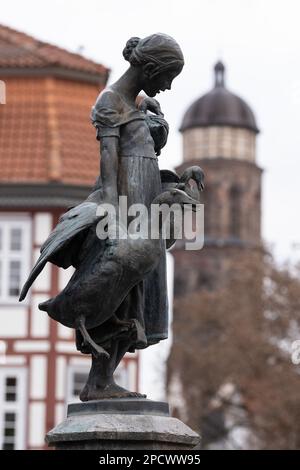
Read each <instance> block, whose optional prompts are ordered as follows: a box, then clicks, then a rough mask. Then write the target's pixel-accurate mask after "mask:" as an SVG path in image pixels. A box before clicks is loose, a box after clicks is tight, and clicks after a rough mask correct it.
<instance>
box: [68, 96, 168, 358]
mask: <svg viewBox="0 0 300 470" xmlns="http://www.w3.org/2000/svg"><path fill="white" fill-rule="evenodd" d="M91 117H92V121H93V124H94V126H95V127H96V129H97V137H98V139H99V140H101V138H103V137H112V138H117V139H118V141H119V150H118V178H117V184H118V195H119V196H127V204H128V207H130V205H131V204H135V203H140V204H141V203H142V204H144V205H146V207H147V208H148V209H149V208H150V205H151V202H152V201H153V199H154V198H155V197H156V196H157V195H158V194H160V193H161V192H162V188H161V181H160V172H159V166H158V160H157V156H156V154H155V151H154V146H155V144H154V141H153V139H152V137H151V133H150V129H149V126H148V124H147V119H146V115H145V113H143V112H142V111H139V110H138V109H137V108H132V107H131V106H130V105H129V104H128V103H127V102H125V100H124V99H123V97H122V96H121V95H120V94H119V93H118V92H116V91H115V90H113V89H111V88H107V89H105V90H104V91H103V92H102V93H101V94H100V95H99V97H98V99H97V101H96V103H95V106H94V107H93V109H92V116H91ZM100 178H101V176H100ZM100 184H101V181H100ZM149 214H150V210H149ZM161 243H162V253H163V255H162V256H161V259H160V262H159V264H158V266H157V267H156V268H155V269H154V270H153V271H152V272H151V273H150V274H148V275H147V276H146V278H144V280H143V281H141V282H140V283H139V284H138V285H136V286H135V287H134V288H133V289H132V290H131V291H130V293H129V294H128V296H127V297H126V299H125V300H124V301H123V302H122V304H121V305H120V307H119V309H118V310H117V312H116V316H117V317H118V318H120V319H121V320H128V319H136V320H137V321H138V324H139V326H140V327H141V328H142V330H143V332H142V335H139V338H138V339H137V340H136V342H134V341H133V343H132V344H131V345H130V346H129V350H130V351H133V350H134V349H136V348H145V347H147V346H149V345H151V344H154V343H157V342H158V341H160V340H162V339H165V338H167V336H168V300H167V284H166V250H165V241H164V240H161ZM116 294H117V293H115V294H114V293H108V295H116ZM103 331H105V328H104V325H101V326H99V327H98V328H97V331H96V329H95V331H94V332H92V333H93V334H91V336H93V337H94V339H95V341H96V342H97V343H98V344H101V343H102V344H103V342H102V340H101V332H103ZM143 333H144V334H143ZM143 336H144V337H146V341H145V340H142V341H141V337H143ZM112 339H113V338H112ZM77 346H78V342H77ZM82 352H85V351H83V350H82Z"/></svg>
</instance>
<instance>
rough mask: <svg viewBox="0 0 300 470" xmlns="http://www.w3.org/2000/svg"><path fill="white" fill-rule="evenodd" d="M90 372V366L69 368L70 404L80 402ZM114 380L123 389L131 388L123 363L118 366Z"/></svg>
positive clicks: (68, 398) (68, 396)
mask: <svg viewBox="0 0 300 470" xmlns="http://www.w3.org/2000/svg"><path fill="white" fill-rule="evenodd" d="M89 371H90V366H88V365H87V366H85V365H78V366H76V365H71V366H70V367H69V373H68V394H67V402H68V403H72V402H78V401H79V395H80V392H81V391H82V389H83V388H84V386H85V384H86V382H87V379H88V375H89ZM114 379H115V381H116V383H117V384H118V385H120V386H121V387H124V388H128V387H129V384H128V373H127V369H126V368H125V367H124V365H123V364H122V363H121V364H120V365H119V366H118V368H117V370H116V371H115V373H114Z"/></svg>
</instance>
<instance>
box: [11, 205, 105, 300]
mask: <svg viewBox="0 0 300 470" xmlns="http://www.w3.org/2000/svg"><path fill="white" fill-rule="evenodd" d="M96 211H97V202H96V201H95V200H91V199H90V198H89V199H87V200H86V201H84V202H83V203H81V204H79V205H78V206H76V207H74V208H72V209H70V210H69V211H68V212H66V213H65V214H63V215H62V216H61V217H60V219H59V222H58V224H57V226H56V227H55V229H54V230H53V231H52V232H51V233H50V235H49V237H48V238H47V240H46V241H45V243H44V244H43V245H42V247H41V254H40V257H39V259H38V260H37V262H36V264H35V266H34V267H33V269H32V271H31V273H30V275H29V277H28V279H27V281H26V282H25V284H24V286H23V289H22V291H21V294H20V298H19V301H22V300H23V299H24V298H25V297H26V295H27V292H28V290H29V288H30V286H31V285H32V284H33V282H34V281H35V279H36V278H37V276H38V275H39V274H40V273H41V271H42V270H43V269H44V266H45V264H46V263H47V262H48V261H50V262H52V263H53V264H56V265H57V266H60V267H63V268H68V267H69V266H71V264H72V253H74V249H72V244H73V248H78V242H77V243H75V240H74V238H75V237H76V236H78V235H79V234H80V233H82V232H83V231H84V230H86V229H87V228H89V227H90V226H91V225H93V224H94V223H95V222H96V221H97V220H99V217H98V216H97V215H96ZM67 245H68V247H67ZM63 248H65V250H64V251H62V249H63Z"/></svg>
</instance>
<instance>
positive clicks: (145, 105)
mask: <svg viewBox="0 0 300 470" xmlns="http://www.w3.org/2000/svg"><path fill="white" fill-rule="evenodd" d="M138 108H139V110H140V111H143V112H144V113H147V110H149V111H151V112H152V113H154V114H157V116H162V117H163V116H164V114H163V112H162V110H161V108H160V104H159V102H158V101H157V100H156V99H154V98H149V97H148V96H146V97H145V98H144V97H142V99H141V100H140V102H139V103H138Z"/></svg>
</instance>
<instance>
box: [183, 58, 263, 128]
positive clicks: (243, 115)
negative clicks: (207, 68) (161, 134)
mask: <svg viewBox="0 0 300 470" xmlns="http://www.w3.org/2000/svg"><path fill="white" fill-rule="evenodd" d="M214 70H215V86H214V88H213V89H212V90H211V91H209V92H208V93H206V94H205V95H203V96H201V97H200V98H198V99H197V100H196V101H195V102H194V103H192V105H191V106H190V107H189V108H188V110H187V111H186V113H185V115H184V117H183V120H182V124H181V127H180V130H181V132H183V131H185V130H187V129H191V128H193V127H208V126H231V127H239V128H244V129H250V130H252V131H253V132H255V133H257V132H259V130H258V128H257V125H256V120H255V117H254V114H253V112H252V110H251V108H250V106H249V105H248V104H247V103H246V102H245V101H244V100H243V99H242V98H240V97H239V96H237V95H235V94H234V93H232V92H231V91H229V90H227V88H226V87H225V67H224V65H223V63H222V62H220V61H219V62H217V63H216V65H215V67H214Z"/></svg>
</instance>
